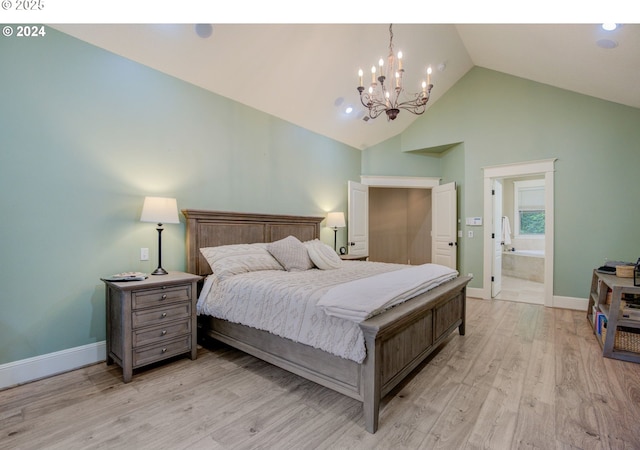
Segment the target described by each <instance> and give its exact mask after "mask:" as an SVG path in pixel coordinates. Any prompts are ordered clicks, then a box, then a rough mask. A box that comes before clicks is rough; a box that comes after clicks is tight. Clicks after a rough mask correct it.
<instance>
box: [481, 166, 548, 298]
mask: <svg viewBox="0 0 640 450" xmlns="http://www.w3.org/2000/svg"><path fill="white" fill-rule="evenodd" d="M556 160H557V158H552V159H544V160H538V161H528V162H521V163H514V164H501V165H498V166H488V167H483V168H482V170H483V172H484V217H485V218H490V217H493V202H492V195H491V188H492V184H493V179H495V178H512V177H518V176H528V175H544V180H545V191H544V195H545V220H544V226H545V244H544V305H545V306H549V307H553V261H554V257H553V247H554V246H553V241H554V236H553V223H554V220H553V214H554V204H553V198H554V195H553V190H554V186H553V178H554V172H555V168H554V165H555V164H554V163H555V161H556ZM492 243H493V241H492V239H491V230H489V229H488V228H487V226H486V224H485V233H484V262H483V277H482V284H483V288H482V298H485V299H491V275H492V267H493V264H492V257H493V245H492Z"/></svg>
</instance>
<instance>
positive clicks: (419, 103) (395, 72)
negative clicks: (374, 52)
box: [358, 24, 433, 120]
mask: <svg viewBox="0 0 640 450" xmlns="http://www.w3.org/2000/svg"><path fill="white" fill-rule="evenodd" d="M392 26H393V24H390V25H389V56H388V58H387V65H386V67H385V66H384V60H383V59H382V58H380V61H379V62H378V67H379V68H378V69H377V70H376V66H372V67H371V85H370V86H369V89H368V90H367V91H365V88H364V84H363V72H362V69H360V70H359V71H358V79H359V85H358V92H359V93H360V101H361V102H362V104H363V105H364V106H365V107H366V108H367V109H368V110H369V117H370V118H372V119H375V118H376V117H378V116H379V115H380V114H382V113H383V112H385V113H386V114H387V120H394V119H395V118H396V117H398V114H399V113H400V110H401V109H404V110H406V111H409V112H410V113H412V114H416V115H420V114H422V113H423V112H424V111H425V109H426V105H427V102H428V101H429V95H430V94H431V88H432V87H433V84H431V67H429V68H428V69H427V77H426V80H423V81H422V91H421V92H418V93H417V94H406V93H405V90H404V87H403V85H402V78H403V76H404V69H403V68H402V52H398V54H397V57H396V56H395V55H394V54H393V28H392ZM376 72H377V77H376ZM387 80H389V82H388V83H387V84H385V81H387ZM403 94H404V95H406V97H408V99H405V100H403V99H402V98H403Z"/></svg>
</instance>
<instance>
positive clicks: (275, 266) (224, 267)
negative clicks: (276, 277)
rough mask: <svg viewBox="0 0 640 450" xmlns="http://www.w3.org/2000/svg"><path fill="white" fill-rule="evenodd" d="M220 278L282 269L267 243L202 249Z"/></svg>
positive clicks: (221, 279)
mask: <svg viewBox="0 0 640 450" xmlns="http://www.w3.org/2000/svg"><path fill="white" fill-rule="evenodd" d="M200 253H202V256H204V257H205V258H206V260H207V262H208V263H209V266H210V267H211V270H212V271H213V273H214V274H215V275H216V276H217V277H218V280H220V281H223V280H225V279H226V278H228V277H230V276H233V275H238V274H241V273H247V272H255V271H258V270H282V266H281V265H280V264H279V263H278V261H276V260H275V258H274V257H273V256H271V254H270V253H269V252H268V251H267V244H263V243H256V244H234V245H221V246H219V247H205V248H201V249H200Z"/></svg>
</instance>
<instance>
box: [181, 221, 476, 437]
mask: <svg viewBox="0 0 640 450" xmlns="http://www.w3.org/2000/svg"><path fill="white" fill-rule="evenodd" d="M182 212H183V214H184V216H185V217H186V220H187V227H186V249H187V250H186V251H187V271H188V272H190V273H194V274H197V275H201V276H207V275H209V274H211V268H210V266H209V263H208V262H207V260H206V259H205V257H204V256H203V255H202V253H201V252H200V249H201V248H207V247H217V246H222V245H233V244H253V243H269V242H275V241H279V240H281V239H284V238H286V237H288V236H294V237H296V238H297V239H299V240H300V241H303V242H304V241H311V240H314V239H318V238H319V236H320V222H322V220H324V217H307V216H291V215H272V214H250V213H233V212H219V211H205V210H193V209H187V210H183V211H182ZM470 280H471V278H469V277H456V278H455V279H453V280H451V281H448V282H446V283H444V284H442V285H440V286H437V287H435V288H433V289H431V290H430V291H428V292H426V293H423V294H421V295H418V296H415V297H414V298H411V299H410V300H408V301H406V302H404V303H402V304H400V305H397V306H394V307H393V308H391V309H389V310H386V311H385V312H383V313H381V314H378V315H376V316H374V317H371V318H369V319H367V320H364V321H362V322H360V323H359V327H360V328H361V330H362V334H363V335H364V345H365V348H366V357H365V358H364V361H363V362H362V363H361V364H359V363H356V362H354V361H352V360H349V359H345V358H342V357H339V356H335V355H333V354H331V353H327V352H325V351H322V350H319V349H317V348H314V347H312V346H309V345H305V344H301V343H297V342H294V341H291V340H289V339H286V338H283V337H280V336H277V335H274V334H271V333H269V332H266V331H262V330H259V329H256V328H252V327H248V326H244V325H240V324H237V323H233V322H230V321H226V320H222V319H218V318H215V317H212V316H206V315H199V316H198V339H199V341H200V342H201V343H205V345H206V342H207V341H209V340H211V339H214V340H217V341H220V342H223V343H225V344H227V345H230V346H232V347H234V348H237V349H239V350H242V351H244V352H246V353H248V354H251V355H253V356H255V357H257V358H260V359H262V360H264V361H266V362H269V363H271V364H274V365H276V366H278V367H281V368H283V369H285V370H288V371H290V372H292V373H295V374H297V375H299V376H302V377H304V378H306V379H308V380H311V381H314V382H316V383H318V384H320V385H323V386H325V387H327V388H330V389H333V390H335V391H337V392H339V393H341V394H344V395H347V396H349V397H352V398H354V399H356V400H358V401H361V402H362V404H363V416H364V422H365V429H366V430H367V431H368V432H370V433H375V432H376V430H377V429H378V417H379V406H380V400H381V399H382V398H383V397H384V396H385V395H387V394H388V393H389V392H390V391H391V390H392V389H393V388H394V387H395V386H397V385H398V383H400V382H401V381H402V380H403V379H405V378H406V377H407V376H408V375H409V374H410V373H411V372H412V371H413V370H414V369H415V368H416V367H417V366H418V365H419V364H420V363H421V362H423V361H424V360H425V358H427V356H429V355H430V354H431V353H432V352H433V351H434V350H435V349H437V348H438V346H439V345H440V344H441V343H442V342H443V341H444V340H445V339H446V338H447V337H448V336H449V335H450V334H451V333H452V332H454V331H455V329H456V328H457V329H458V331H459V333H460V335H464V332H465V309H466V286H467V284H468V283H469V281H470Z"/></svg>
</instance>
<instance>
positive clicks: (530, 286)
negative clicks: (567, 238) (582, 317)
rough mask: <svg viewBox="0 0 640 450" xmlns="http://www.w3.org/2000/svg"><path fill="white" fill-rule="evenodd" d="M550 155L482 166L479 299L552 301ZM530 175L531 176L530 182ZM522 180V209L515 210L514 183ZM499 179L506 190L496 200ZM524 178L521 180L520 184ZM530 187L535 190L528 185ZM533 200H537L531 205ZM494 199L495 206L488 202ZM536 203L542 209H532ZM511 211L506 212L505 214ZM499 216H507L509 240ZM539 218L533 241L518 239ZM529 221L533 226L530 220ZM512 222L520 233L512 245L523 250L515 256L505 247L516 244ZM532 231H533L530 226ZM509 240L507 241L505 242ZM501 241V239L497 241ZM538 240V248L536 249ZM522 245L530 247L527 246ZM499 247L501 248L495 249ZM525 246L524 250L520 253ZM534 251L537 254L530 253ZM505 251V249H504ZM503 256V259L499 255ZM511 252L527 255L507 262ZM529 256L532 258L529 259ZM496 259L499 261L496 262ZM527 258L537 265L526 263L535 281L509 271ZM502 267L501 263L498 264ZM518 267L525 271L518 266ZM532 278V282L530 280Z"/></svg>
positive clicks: (529, 229)
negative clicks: (483, 229) (483, 221)
mask: <svg viewBox="0 0 640 450" xmlns="http://www.w3.org/2000/svg"><path fill="white" fill-rule="evenodd" d="M554 162H555V159H550V160H544V161H532V162H524V163H519V164H508V165H501V166H494V167H485V168H484V216H485V217H486V218H487V219H488V220H487V224H486V226H487V228H488V230H486V231H487V232H485V239H484V264H483V269H484V275H483V284H484V286H483V297H484V298H500V299H505V300H514V301H526V302H528V303H539V304H544V305H545V306H553V172H554ZM532 180H536V181H532ZM516 181H517V182H520V183H522V184H521V185H520V186H521V188H522V189H521V190H522V192H523V196H522V197H523V201H522V203H523V208H522V212H520V211H516V208H517V207H516V206H515V203H516V200H515V199H514V198H513V196H516V195H518V194H516V189H515V182H516ZM496 182H499V183H500V184H501V185H502V190H504V189H505V187H506V188H507V191H508V192H507V193H506V195H505V193H504V192H503V197H507V199H506V200H505V199H504V198H503V200H502V201H501V202H498V201H497V199H495V198H494V196H495V192H496V189H495V184H496ZM525 182H526V183H525ZM532 182H533V183H534V184H535V183H538V184H542V186H543V187H544V189H543V190H542V191H539V190H538V191H537V192H527V190H528V188H529V187H530V186H527V185H528V184H531V183H532ZM541 182H542V183H541ZM509 185H511V186H514V190H513V194H511V193H509V189H510V186H509ZM532 190H533V191H535V190H536V189H532ZM541 192H542V198H543V202H544V204H543V205H540V194H541ZM536 201H537V202H538V203H537V204H536ZM496 204H499V206H494V205H496ZM541 206H543V208H542V210H543V212H544V214H542V215H540V214H537V216H536V213H535V211H540V208H541ZM498 207H499V208H500V209H504V211H513V212H512V213H509V212H504V211H503V212H501V213H500V214H499V215H498V214H495V210H496V208H498ZM510 214H511V216H510ZM494 216H495V217H494ZM504 217H508V218H509V221H508V224H507V226H508V227H509V228H510V233H509V236H508V237H509V239H503V238H506V236H503V229H504V220H503V218H504ZM523 217H524V220H525V221H529V222H527V223H525V224H524V225H525V228H524V231H525V233H521V225H522V224H521V223H520V220H521V219H522V218H523ZM540 220H542V222H543V227H542V228H543V230H544V237H543V238H541V237H540V236H538V237H537V238H536V239H534V241H536V240H537V241H538V242H533V243H532V241H531V240H529V241H527V240H526V239H524V235H527V234H532V233H530V231H531V230H534V233H533V234H535V232H538V231H539V228H535V224H536V223H537V224H538V225H539V221H540ZM532 223H533V225H532ZM514 227H519V228H518V230H517V231H518V232H517V235H518V238H520V235H521V234H522V235H523V236H522V239H518V241H517V242H518V246H519V247H521V248H520V251H521V252H523V254H519V255H515V254H513V253H515V252H513V251H511V252H507V251H506V250H507V249H509V250H512V249H514V248H515V249H516V250H518V247H516V246H515V244H514ZM536 230H537V231H536ZM509 240H510V241H511V243H510V244H509ZM503 242H504V244H503ZM540 245H541V250H540V249H539V248H538V247H539V246H540ZM528 247H531V248H530V249H529V248H528ZM498 248H500V249H502V250H504V251H501V252H498V251H497V249H498ZM525 250H529V251H528V252H527V253H524V252H525ZM536 250H538V251H537V253H536ZM508 253H511V254H508ZM505 256H506V257H507V258H505ZM512 257H522V258H531V260H527V261H525V260H524V259H523V260H516V261H515V262H514V261H513V259H512ZM533 258H535V259H533ZM498 261H499V262H498ZM523 261H524V262H525V263H531V264H533V265H534V266H537V269H534V268H530V270H531V271H536V272H538V276H537V280H527V279H525V278H524V277H523V278H519V277H520V276H521V275H522V274H523V272H516V273H517V274H518V276H513V272H512V270H514V264H515V265H519V266H520V265H522V264H523ZM503 266H507V267H506V268H503ZM522 270H523V271H525V270H528V269H526V268H522ZM494 281H498V282H499V283H500V289H499V291H496V290H495V289H493V284H494ZM534 283H535V284H534ZM540 291H542V293H541V292H540Z"/></svg>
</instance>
